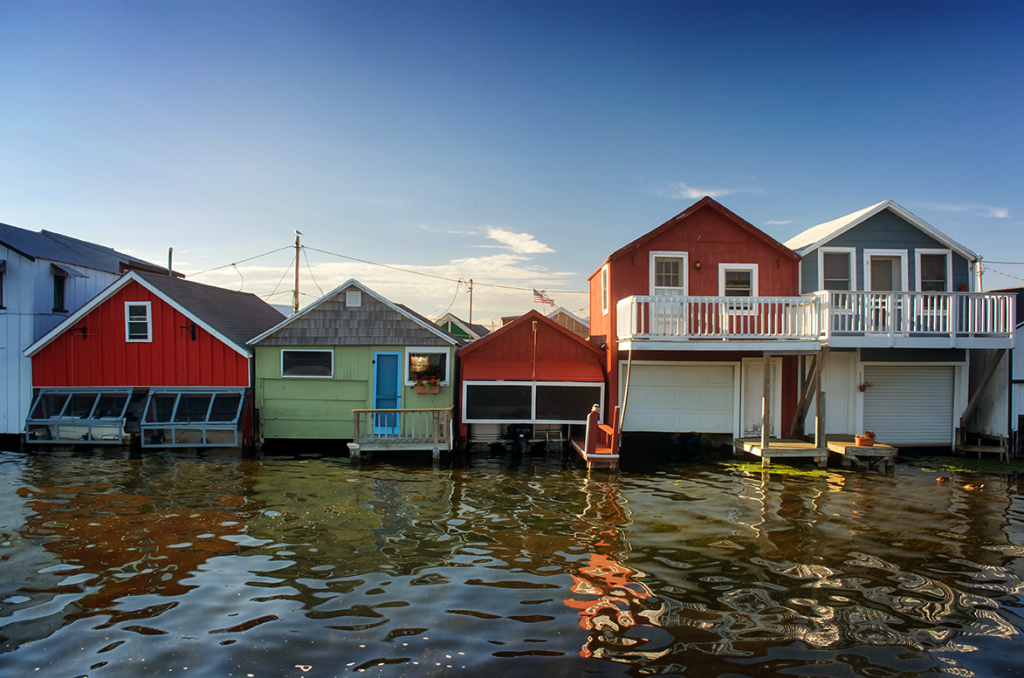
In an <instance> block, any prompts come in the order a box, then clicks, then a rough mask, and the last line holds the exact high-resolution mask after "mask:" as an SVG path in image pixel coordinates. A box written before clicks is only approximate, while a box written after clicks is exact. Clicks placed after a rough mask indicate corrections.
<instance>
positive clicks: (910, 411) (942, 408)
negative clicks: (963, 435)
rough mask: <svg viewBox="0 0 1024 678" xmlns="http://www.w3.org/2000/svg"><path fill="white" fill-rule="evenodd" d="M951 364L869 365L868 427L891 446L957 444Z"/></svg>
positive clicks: (867, 370) (866, 375)
mask: <svg viewBox="0 0 1024 678" xmlns="http://www.w3.org/2000/svg"><path fill="white" fill-rule="evenodd" d="M954 369H955V368H953V367H952V366H950V365H865V366H864V379H865V381H868V382H870V383H871V384H872V386H871V387H870V388H868V389H867V390H866V391H865V392H864V428H865V429H866V430H868V431H873V432H874V433H875V434H876V435H877V436H878V441H879V442H881V443H886V444H891V445H896V446H899V445H952V444H953V425H952V420H953V371H954Z"/></svg>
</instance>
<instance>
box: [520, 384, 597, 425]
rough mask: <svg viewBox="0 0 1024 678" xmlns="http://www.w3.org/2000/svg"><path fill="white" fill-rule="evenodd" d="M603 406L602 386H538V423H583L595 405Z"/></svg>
mask: <svg viewBox="0 0 1024 678" xmlns="http://www.w3.org/2000/svg"><path fill="white" fill-rule="evenodd" d="M600 404H601V387H600V386H544V385H541V384H537V417H536V418H537V420H538V421H576V422H580V423H583V422H585V421H586V420H587V415H589V414H590V409H591V408H592V407H593V406H594V405H600Z"/></svg>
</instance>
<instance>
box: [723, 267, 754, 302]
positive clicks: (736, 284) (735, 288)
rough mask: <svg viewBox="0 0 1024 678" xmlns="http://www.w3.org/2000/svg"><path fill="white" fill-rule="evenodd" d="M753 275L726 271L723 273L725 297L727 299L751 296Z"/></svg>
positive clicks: (747, 272) (748, 272)
mask: <svg viewBox="0 0 1024 678" xmlns="http://www.w3.org/2000/svg"><path fill="white" fill-rule="evenodd" d="M752 286H753V275H752V273H751V272H750V271H726V272H725V290H724V291H725V296H727V297H749V296H753V294H752V289H753V287H752Z"/></svg>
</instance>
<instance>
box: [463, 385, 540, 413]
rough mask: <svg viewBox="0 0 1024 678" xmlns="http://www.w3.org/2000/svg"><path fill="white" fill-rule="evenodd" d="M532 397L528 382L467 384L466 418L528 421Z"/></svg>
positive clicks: (531, 407)
mask: <svg viewBox="0 0 1024 678" xmlns="http://www.w3.org/2000/svg"><path fill="white" fill-rule="evenodd" d="M532 399H533V389H532V387H531V386H530V385H529V384H493V385H492V384H469V385H468V386H466V420H467V421H472V420H477V421H481V420H490V421H530V419H531V417H532V416H533V415H532V409H533V403H532Z"/></svg>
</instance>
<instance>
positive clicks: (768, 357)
mask: <svg viewBox="0 0 1024 678" xmlns="http://www.w3.org/2000/svg"><path fill="white" fill-rule="evenodd" d="M763 360H764V386H763V389H764V390H763V392H762V395H761V449H763V450H767V449H768V440H769V438H770V437H771V436H769V435H768V434H769V429H770V428H771V421H772V413H771V409H772V405H771V402H772V354H771V353H769V352H768V351H765V352H764V358H763Z"/></svg>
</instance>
